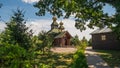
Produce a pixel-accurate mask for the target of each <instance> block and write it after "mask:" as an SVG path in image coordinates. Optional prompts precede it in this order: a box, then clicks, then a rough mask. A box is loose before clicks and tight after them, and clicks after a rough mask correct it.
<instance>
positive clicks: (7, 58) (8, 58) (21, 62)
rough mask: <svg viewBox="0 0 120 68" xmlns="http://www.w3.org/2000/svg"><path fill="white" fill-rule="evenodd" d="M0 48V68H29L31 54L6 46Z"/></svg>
mask: <svg viewBox="0 0 120 68" xmlns="http://www.w3.org/2000/svg"><path fill="white" fill-rule="evenodd" d="M5 44H6V45H2V46H0V67H2V68H21V67H22V68H30V67H32V66H31V65H32V64H31V63H30V59H31V57H32V55H31V54H32V53H29V52H27V51H26V49H24V48H22V47H20V46H18V45H11V44H7V43H5Z"/></svg>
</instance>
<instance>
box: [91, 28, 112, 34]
mask: <svg viewBox="0 0 120 68" xmlns="http://www.w3.org/2000/svg"><path fill="white" fill-rule="evenodd" d="M109 32H112V30H111V29H110V28H102V29H97V30H95V31H93V32H92V33H91V34H100V33H109Z"/></svg>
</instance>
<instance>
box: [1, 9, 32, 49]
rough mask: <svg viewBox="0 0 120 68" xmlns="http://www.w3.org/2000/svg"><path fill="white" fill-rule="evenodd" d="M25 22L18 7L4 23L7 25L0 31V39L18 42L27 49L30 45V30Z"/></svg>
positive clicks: (7, 41)
mask: <svg viewBox="0 0 120 68" xmlns="http://www.w3.org/2000/svg"><path fill="white" fill-rule="evenodd" d="M25 23H26V22H25V21H24V15H23V11H21V10H19V9H18V10H17V11H16V12H14V13H13V16H12V17H11V20H10V22H8V23H6V25H7V27H6V29H5V31H4V32H3V33H2V36H1V37H2V39H1V41H2V42H5V43H9V44H13V45H14V44H18V45H20V46H21V47H23V48H25V49H27V50H28V49H29V48H30V47H31V45H32V40H31V39H32V30H30V31H28V27H26V25H25Z"/></svg>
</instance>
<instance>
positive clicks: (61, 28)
mask: <svg viewBox="0 0 120 68" xmlns="http://www.w3.org/2000/svg"><path fill="white" fill-rule="evenodd" d="M59 29H60V30H61V31H62V30H64V29H65V28H64V26H63V22H60V27H59Z"/></svg>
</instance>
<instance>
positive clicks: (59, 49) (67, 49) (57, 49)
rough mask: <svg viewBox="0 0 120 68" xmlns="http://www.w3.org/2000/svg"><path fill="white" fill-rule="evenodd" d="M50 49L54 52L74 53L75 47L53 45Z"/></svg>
mask: <svg viewBox="0 0 120 68" xmlns="http://www.w3.org/2000/svg"><path fill="white" fill-rule="evenodd" d="M51 51H53V52H55V53H75V52H76V51H77V49H76V48H74V47H54V48H52V49H51Z"/></svg>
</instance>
